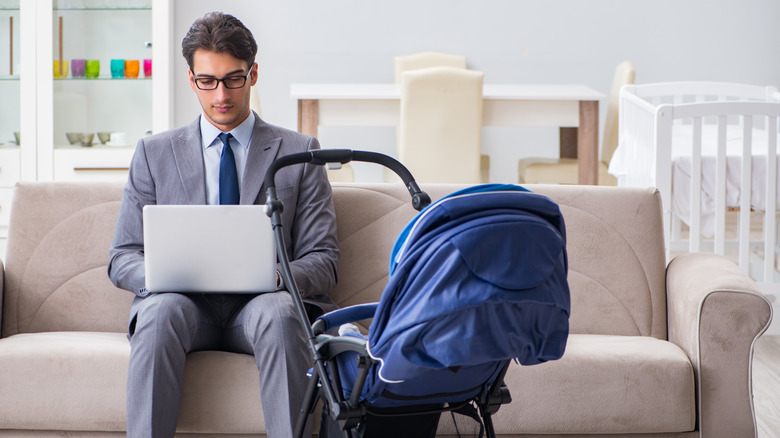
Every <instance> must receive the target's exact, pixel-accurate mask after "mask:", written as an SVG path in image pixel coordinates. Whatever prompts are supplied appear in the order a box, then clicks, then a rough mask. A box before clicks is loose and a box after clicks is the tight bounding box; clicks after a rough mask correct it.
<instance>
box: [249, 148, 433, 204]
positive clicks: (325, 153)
mask: <svg viewBox="0 0 780 438" xmlns="http://www.w3.org/2000/svg"><path fill="white" fill-rule="evenodd" d="M350 161H365V162H368V163H376V164H381V165H382V166H385V167H387V168H389V169H390V170H392V171H393V172H395V173H396V174H398V176H399V177H401V180H403V182H404V186H406V189H407V190H409V194H410V195H412V206H414V208H415V209H416V210H418V211H419V210H422V209H423V208H425V207H427V206H428V204H430V203H431V198H430V196H428V194H427V193H425V192H423V191H422V190H420V187H419V186H418V185H417V182H416V181H415V180H414V177H413V176H412V174H411V172H409V170H408V169H407V168H406V167H405V166H404V165H403V164H401V163H400V162H399V161H398V160H396V159H395V158H392V157H389V156H387V155H384V154H380V153H377V152H369V151H353V150H351V149H317V150H313V151H308V152H300V153H296V154H290V155H285V156H283V157H280V158H277V159H276V160H274V161H273V163H271V166H270V167H269V168H268V171H267V172H266V173H265V180H264V183H265V187H266V192H267V194H268V196H267V197H266V199H267V200H268V201H269V202H272V201H274V200H276V187H275V182H274V177H275V176H276V172H277V171H279V169H281V168H283V167H287V166H292V165H294V164H301V163H311V164H315V165H319V166H322V165H325V164H327V163H341V164H346V163H349V162H350ZM272 194H273V196H271V195H272ZM275 207H276V206H273V207H272V208H269V209H268V210H267V214H268V215H269V216H271V213H272V211H271V210H272V209H273V208H275Z"/></svg>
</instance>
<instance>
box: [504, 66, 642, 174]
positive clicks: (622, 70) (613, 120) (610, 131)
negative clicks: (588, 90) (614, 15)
mask: <svg viewBox="0 0 780 438" xmlns="http://www.w3.org/2000/svg"><path fill="white" fill-rule="evenodd" d="M635 76H636V74H635V71H634V66H633V65H632V64H631V62H630V61H623V62H621V63H620V64H618V66H617V68H616V69H615V76H614V78H613V79H612V89H611V90H610V93H609V103H608V106H607V117H606V120H605V121H604V137H603V138H602V141H601V159H600V161H599V177H598V178H599V179H598V181H599V185H603V186H604V185H606V186H615V185H617V179H616V178H615V177H614V176H612V175H610V174H609V173H608V172H607V168H608V167H609V160H611V159H612V154H613V153H614V152H615V148H617V144H618V107H619V102H620V89H621V88H622V87H623V86H624V85H628V84H633V83H634V77H635ZM578 172H579V166H578V163H577V159H576V158H557V159H556V158H523V159H522V160H520V162H519V164H518V168H517V173H518V177H519V178H518V180H519V182H520V184H577V175H578Z"/></svg>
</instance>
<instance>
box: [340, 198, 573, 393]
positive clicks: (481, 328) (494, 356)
mask: <svg viewBox="0 0 780 438" xmlns="http://www.w3.org/2000/svg"><path fill="white" fill-rule="evenodd" d="M567 269H568V262H567V255H566V231H565V227H564V221H563V217H562V216H561V213H560V210H559V208H558V205H557V204H555V203H554V202H553V201H552V200H550V199H549V198H547V197H544V196H541V195H538V194H535V193H531V192H529V191H528V190H526V189H524V188H522V187H520V186H514V185H482V186H476V187H473V188H469V189H466V190H463V191H459V192H456V193H453V194H452V195H450V196H448V197H445V198H442V199H441V200H439V201H437V202H436V203H434V204H431V205H430V206H429V207H428V208H426V209H425V210H423V211H422V212H420V213H419V214H418V215H417V217H415V219H413V220H412V221H411V222H410V223H409V224H408V225H407V227H406V228H405V229H404V230H403V232H402V233H401V235H400V236H399V238H398V240H397V242H396V244H395V246H394V248H393V251H392V256H391V262H390V272H391V274H390V280H389V282H388V284H387V286H386V287H385V290H384V292H383V294H382V298H381V300H380V302H379V303H378V304H376V305H375V306H376V309H375V311H374V312H373V322H372V324H371V326H370V328H369V336H368V346H367V349H368V353H369V355H370V356H371V357H372V358H373V359H374V360H375V361H376V363H375V365H374V366H373V369H372V370H371V371H370V372H369V374H368V376H367V377H366V381H365V385H364V386H363V390H362V393H361V396H360V398H361V400H366V401H368V403H370V404H371V405H373V406H376V407H393V406H403V405H409V404H415V403H442V402H453V401H462V400H464V399H468V398H469V397H473V396H475V395H476V394H479V393H480V391H483V390H485V389H486V385H488V384H489V383H490V382H492V381H493V380H494V379H495V377H496V376H497V375H498V373H499V372H500V371H501V369H502V368H503V366H504V364H505V363H506V361H507V360H510V359H516V360H517V361H518V362H520V363H521V364H523V365H534V364H538V363H542V362H545V361H548V360H555V359H558V358H560V357H561V356H562V355H563V352H564V350H565V347H566V340H567V337H568V331H569V311H570V297H569V286H568V283H567V279H566V275H567ZM343 310H344V311H347V310H348V309H343ZM337 312H338V311H337ZM358 319H359V318H358ZM354 357H355V356H354V354H352V353H347V354H342V355H340V356H339V358H338V362H339V374H340V376H341V380H342V381H343V382H349V383H347V384H346V385H344V389H345V393H346V394H345V395H346V396H347V397H349V395H350V394H349V390H348V389H347V388H348V387H350V384H351V382H354V381H355V380H356V378H357V375H356V373H357V370H356V365H355V360H354Z"/></svg>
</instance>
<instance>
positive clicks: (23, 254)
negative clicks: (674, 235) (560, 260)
mask: <svg viewBox="0 0 780 438" xmlns="http://www.w3.org/2000/svg"><path fill="white" fill-rule="evenodd" d="M459 188H462V186H454V185H427V186H424V187H423V189H425V190H426V191H428V193H429V194H430V195H431V197H432V198H433V199H438V198H440V197H442V196H444V195H446V194H449V193H451V192H453V191H455V190H457V189H459ZM529 188H530V189H531V190H533V191H535V192H537V193H540V194H543V195H546V196H549V197H551V198H552V199H553V200H555V201H556V202H558V203H559V205H560V206H561V211H562V212H563V215H564V218H565V220H566V228H567V238H568V245H567V247H568V252H569V283H570V288H571V294H572V315H571V321H570V323H571V324H570V325H571V332H572V333H594V334H618V335H645V336H655V337H659V338H665V337H666V298H665V284H664V282H665V279H664V278H665V277H664V269H665V256H664V247H663V234H662V223H661V205H660V196H659V195H658V193H657V191H655V190H651V189H628V188H614V187H584V186H529ZM121 196H122V185H121V184H105V183H60V182H58V183H22V184H19V185H17V187H16V189H15V191H14V200H13V206H12V212H11V225H10V228H9V238H8V249H7V257H6V263H5V278H4V288H3V289H4V290H3V292H4V300H3V311H2V328H3V331H2V336H3V337H6V336H10V335H13V334H16V333H25V332H45V331H109V332H120V333H121V332H125V331H126V330H127V318H128V312H129V308H130V303H131V302H132V299H133V294H132V293H130V292H127V291H124V290H120V289H117V288H115V287H114V286H113V285H112V284H111V282H110V281H109V280H108V276H107V273H106V267H107V262H108V248H109V246H110V243H111V239H112V236H113V233H114V227H115V224H116V217H117V214H118V211H119V202H120V199H121ZM333 200H334V204H335V207H336V216H337V220H338V233H339V242H340V245H341V259H340V262H339V283H338V286H337V287H336V289H335V290H333V291H332V292H331V296H332V297H333V299H334V300H335V301H336V302H337V303H338V304H340V305H342V306H347V305H351V304H356V303H362V302H371V301H378V299H379V296H380V295H381V293H382V290H383V288H384V285H385V283H386V282H387V271H388V263H389V256H390V251H391V249H392V246H393V244H394V242H395V238H396V236H397V235H398V234H399V232H400V231H401V229H402V228H403V227H404V226H405V225H406V223H407V222H408V221H409V220H410V219H411V218H413V217H414V215H415V214H416V213H417V212H416V211H415V210H414V209H413V208H412V206H411V202H410V197H409V194H408V192H407V191H406V189H405V188H404V187H403V186H402V185H401V184H353V183H344V184H334V191H333Z"/></svg>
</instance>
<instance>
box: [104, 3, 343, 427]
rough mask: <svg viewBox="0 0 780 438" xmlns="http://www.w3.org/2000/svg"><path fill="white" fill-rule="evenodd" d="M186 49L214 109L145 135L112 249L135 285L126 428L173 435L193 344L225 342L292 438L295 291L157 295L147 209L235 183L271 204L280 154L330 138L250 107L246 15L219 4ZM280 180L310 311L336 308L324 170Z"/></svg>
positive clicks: (293, 171) (123, 278) (221, 197)
mask: <svg viewBox="0 0 780 438" xmlns="http://www.w3.org/2000/svg"><path fill="white" fill-rule="evenodd" d="M182 53H183V55H184V57H185V59H186V60H187V64H188V65H189V82H190V86H191V87H192V90H193V91H194V92H195V94H196V95H197V97H198V100H199V102H200V105H201V107H202V110H203V112H202V114H201V115H200V116H199V117H198V119H197V120H195V121H194V122H193V123H191V124H190V125H188V126H184V127H181V128H178V129H174V130H171V131H168V132H163V133H160V134H156V135H153V136H151V137H148V138H145V139H142V140H140V141H139V142H138V146H137V148H136V152H135V155H134V156H133V160H132V164H131V167H130V173H129V177H128V182H127V186H126V187H125V190H124V194H123V197H122V204H121V208H120V212H119V218H118V220H117V227H116V231H115V235H114V241H113V243H112V247H111V251H110V256H111V259H110V262H109V265H108V273H109V277H110V278H111V281H112V282H113V283H114V284H115V285H116V286H118V287H120V288H123V289H127V290H130V291H132V292H134V293H135V294H136V297H135V299H134V301H133V304H132V307H131V311H130V325H129V338H130V346H131V353H130V368H129V375H128V382H127V421H128V424H127V431H128V434H127V435H128V437H172V436H173V435H174V432H175V429H176V421H177V416H178V407H179V398H180V394H181V381H182V375H183V370H184V362H185V357H186V354H187V353H189V352H193V351H198V350H226V351H232V352H238V353H246V354H254V355H255V361H256V363H257V368H258V371H259V373H260V392H261V398H262V400H263V414H264V418H265V424H266V429H267V432H268V436H270V437H274V438H276V437H284V436H290V435H291V434H292V425H293V424H294V423H295V420H296V417H297V414H298V411H299V409H300V406H301V400H302V398H303V393H304V392H305V386H306V383H307V382H306V377H305V373H306V370H307V368H308V367H309V366H310V364H311V359H310V358H309V357H308V354H307V349H306V347H305V340H304V334H303V330H302V328H301V325H300V322H299V321H298V319H297V318H296V314H295V311H294V308H293V304H292V300H291V298H290V296H289V293H288V292H286V291H281V290H280V291H277V292H272V293H264V294H259V295H249V296H248V295H229V294H205V295H204V294H179V293H175V292H176V291H171V293H160V294H150V293H148V292H147V291H146V290H145V289H144V265H143V258H144V252H143V251H144V240H143V224H142V209H143V206H144V205H148V204H219V203H220V202H222V203H230V202H231V201H230V200H228V199H226V197H229V196H231V195H230V193H228V194H226V193H225V192H226V190H227V189H228V188H229V187H231V186H232V190H235V189H238V188H240V190H239V192H240V193H239V194H238V195H237V196H240V203H241V204H260V203H263V202H264V201H265V187H261V186H262V183H263V177H264V175H265V172H266V169H267V168H268V166H269V165H270V163H271V162H272V161H273V160H274V159H275V158H277V157H280V156H283V155H288V154H292V153H297V152H305V151H308V150H311V149H318V148H319V144H318V142H317V140H316V139H314V138H311V137H307V136H304V135H302V134H298V133H296V132H293V131H290V130H286V129H282V128H279V127H276V126H272V125H269V124H267V123H265V122H264V121H262V120H261V119H260V118H259V117H258V116H257V114H255V113H254V112H253V111H251V110H250V108H249V100H250V89H251V86H252V85H254V84H255V83H256V82H257V64H256V63H255V55H256V53H257V44H256V42H255V40H254V38H253V36H252V34H251V32H250V31H249V30H248V29H247V28H246V27H245V26H244V25H243V24H242V23H241V22H240V21H239V20H238V19H236V18H235V17H233V16H230V15H226V14H222V13H210V14H207V15H205V16H204V17H203V18H201V19H198V20H197V21H196V22H195V23H194V24H193V25H192V27H191V28H190V29H189V31H188V33H187V35H186V36H185V37H184V40H183V41H182ZM224 133H228V134H230V136H227V137H226V136H225V134H224ZM225 142H227V143H228V144H229V146H226V145H225ZM228 148H229V149H228ZM231 151H232V153H233V160H234V161H235V166H234V167H235V168H236V169H235V171H233V170H231V169H232V167H233V166H232V165H230V166H225V164H222V166H223V167H222V170H221V169H220V161H223V163H224V160H223V159H222V158H221V157H222V154H223V152H224V153H229V152H231ZM231 171H232V172H233V177H232V178H233V180H232V181H233V182H231V181H230V178H229V174H230V173H231ZM221 173H222V175H221ZM226 175H227V176H226ZM225 178H227V179H225ZM235 179H237V180H238V182H237V183H236V182H235ZM276 187H277V193H278V195H279V198H280V199H281V200H282V201H283V203H284V216H283V227H284V231H285V237H286V242H287V245H288V248H287V251H288V253H289V254H290V255H291V257H293V258H294V259H295V260H294V261H293V262H292V271H293V275H294V277H295V280H296V283H297V284H298V285H299V287H300V289H301V293H302V295H303V296H304V299H305V301H306V302H307V305H308V306H309V310H310V312H322V311H323V310H330V309H332V308H334V307H335V305H334V304H333V302H332V301H331V300H330V299H329V298H328V296H327V295H326V294H325V292H327V291H328V290H330V289H332V288H333V287H334V286H335V284H336V271H337V263H338V243H337V240H336V225H335V213H334V209H333V203H332V200H331V189H330V184H329V183H328V181H327V177H326V176H325V170H324V169H323V168H322V166H312V165H308V164H307V165H298V166H290V167H286V168H284V169H282V170H280V171H279V172H278V173H277V175H276ZM229 191H230V190H227V192H229ZM236 200H237V199H235V200H233V201H232V202H235V201H236ZM193 238H194V239H196V238H197V236H193ZM214 256H215V257H218V256H219V254H215V255H214ZM280 283H281V282H278V284H279V285H280V288H281V287H283V284H280Z"/></svg>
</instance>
